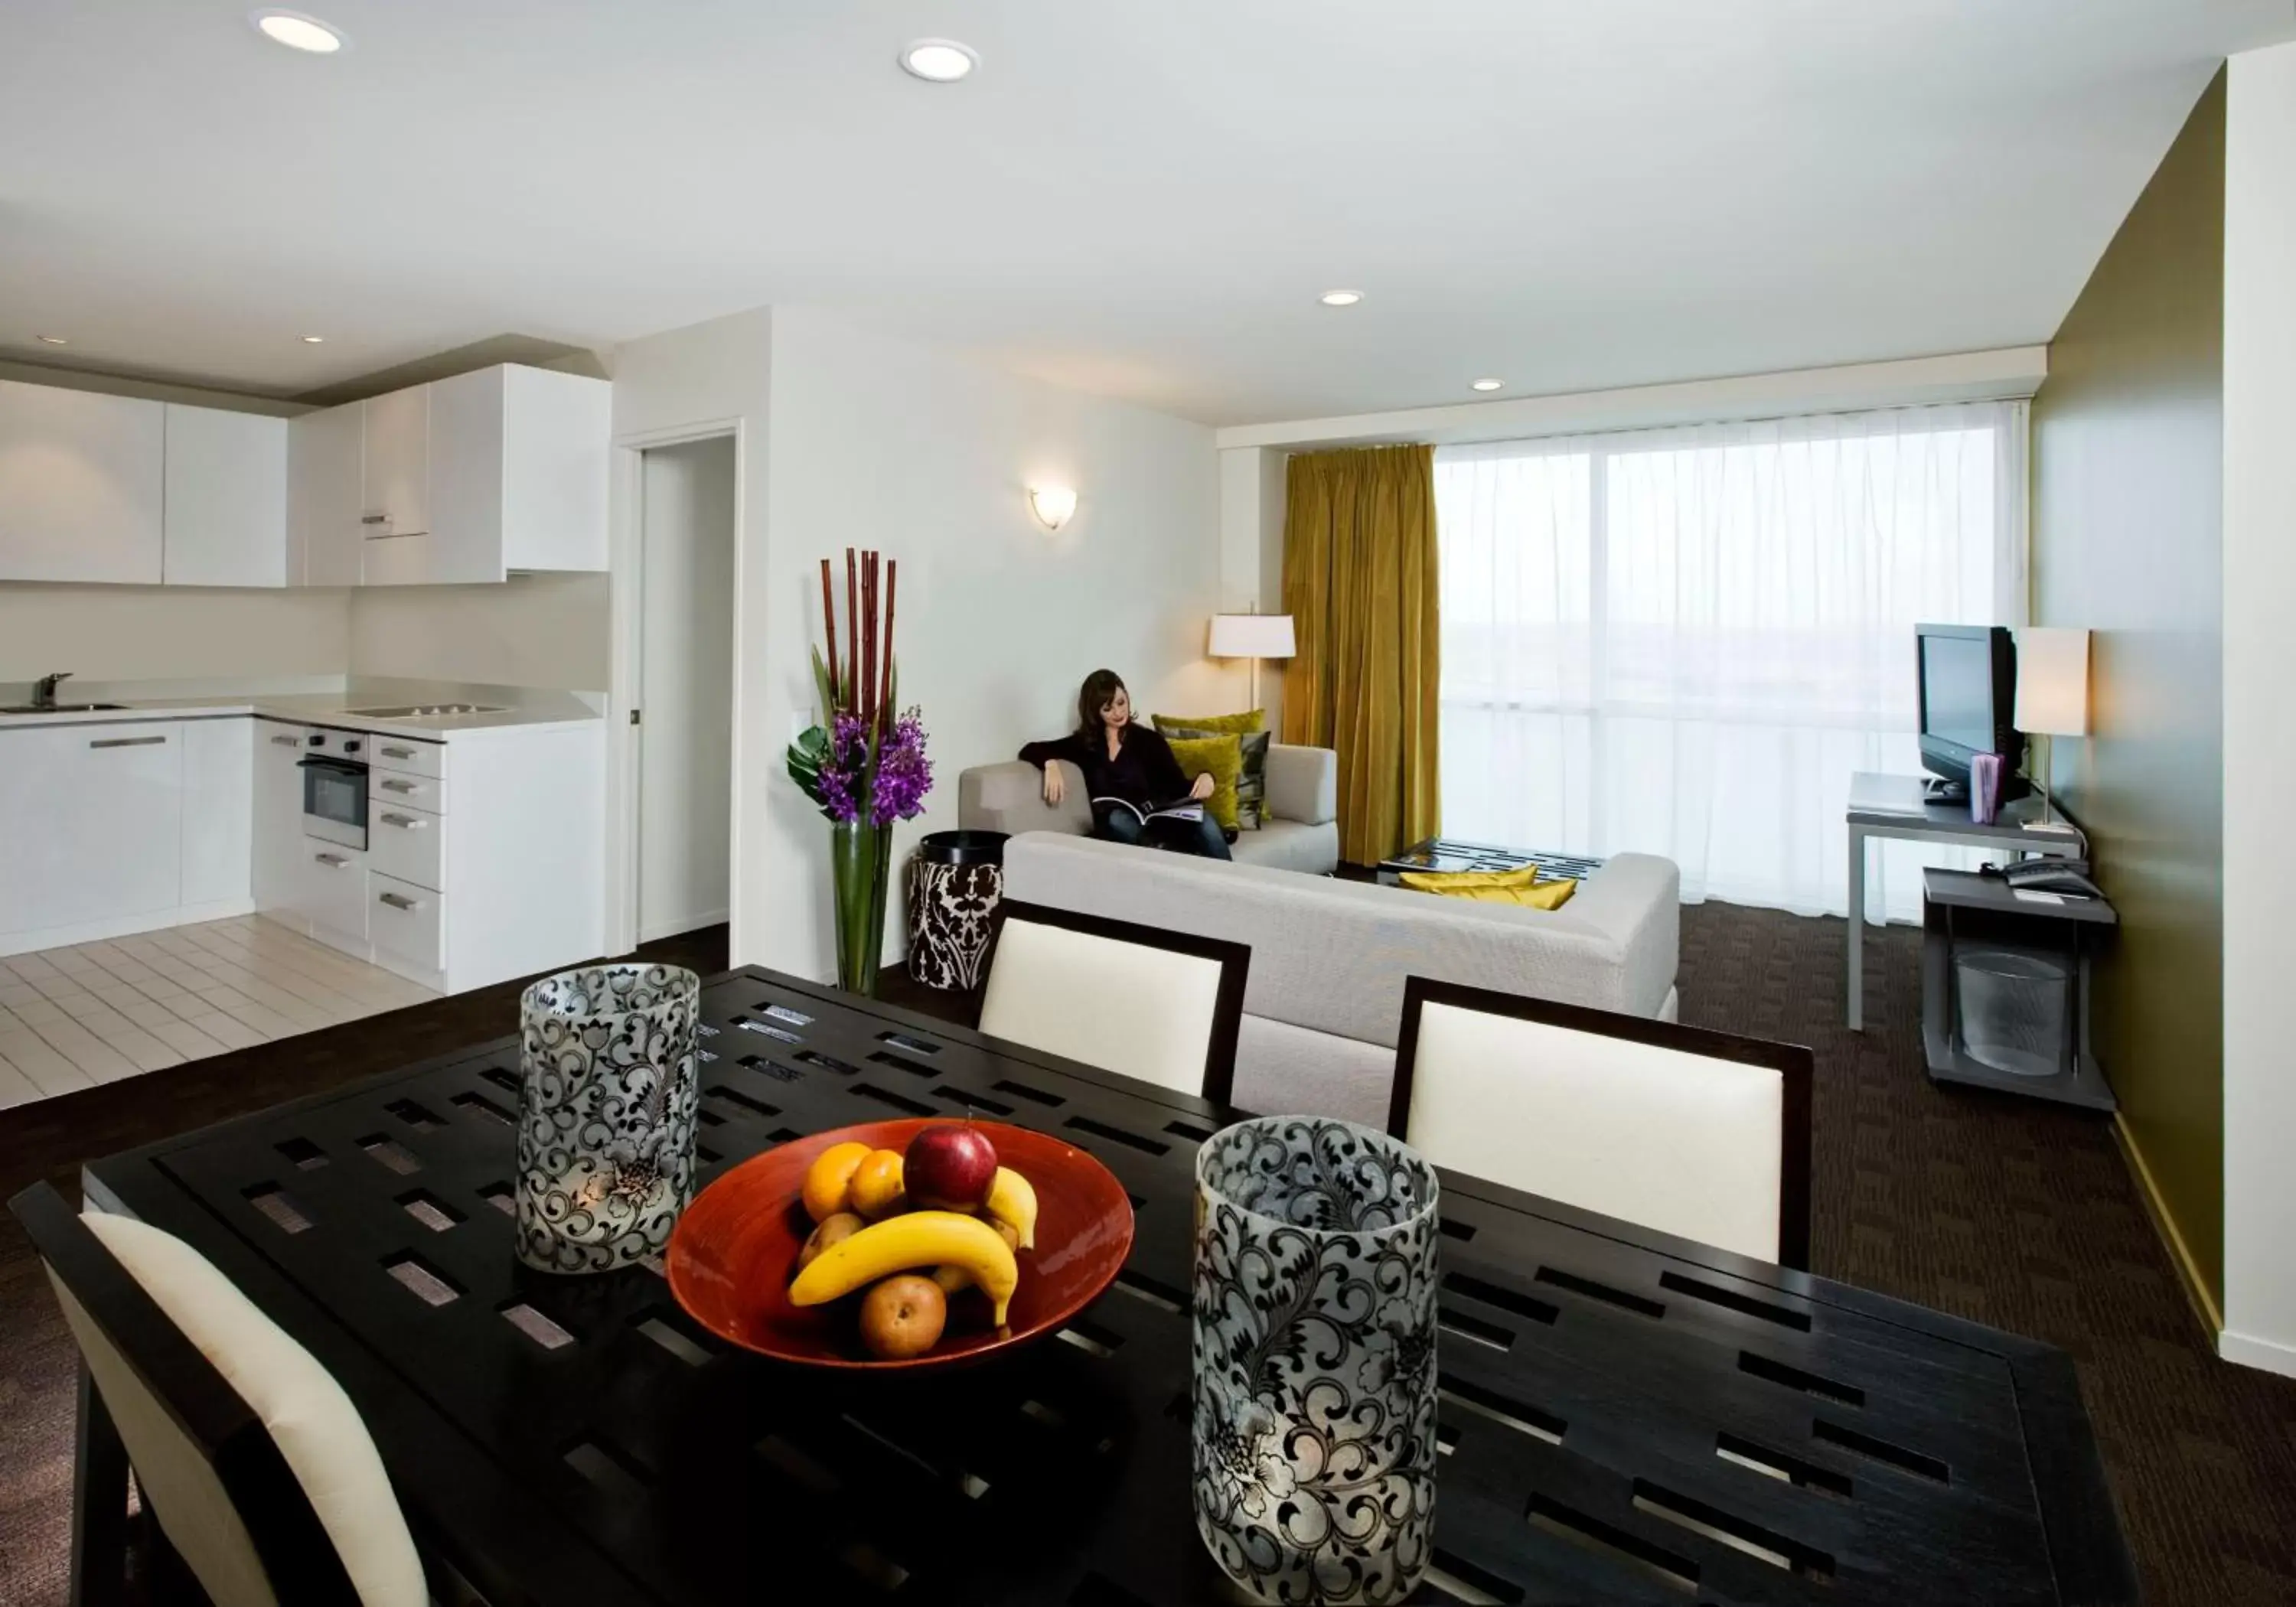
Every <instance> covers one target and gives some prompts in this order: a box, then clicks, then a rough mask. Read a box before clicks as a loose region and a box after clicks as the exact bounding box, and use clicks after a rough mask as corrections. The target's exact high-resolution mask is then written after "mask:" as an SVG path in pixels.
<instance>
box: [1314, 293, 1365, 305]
mask: <svg viewBox="0 0 2296 1607" xmlns="http://www.w3.org/2000/svg"><path fill="white" fill-rule="evenodd" d="M1362 299H1363V292H1362V291H1324V293H1323V294H1322V295H1320V296H1318V297H1316V300H1318V301H1320V302H1322V303H1323V304H1324V306H1325V307H1353V306H1354V305H1355V304H1356V303H1357V302H1358V301H1360V300H1362Z"/></svg>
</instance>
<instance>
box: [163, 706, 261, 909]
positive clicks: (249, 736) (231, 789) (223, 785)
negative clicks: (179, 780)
mask: <svg viewBox="0 0 2296 1607" xmlns="http://www.w3.org/2000/svg"><path fill="white" fill-rule="evenodd" d="M182 729H183V733H184V885H183V890H182V892H181V894H180V895H179V897H178V902H180V903H181V904H183V905H184V906H186V907H188V908H198V907H200V906H205V905H218V904H228V905H231V906H234V908H237V909H244V908H245V907H246V906H247V899H248V895H249V891H250V888H251V886H252V876H253V862H252V857H251V856H252V850H253V845H254V830H253V828H254V804H255V722H254V721H253V720H251V719H250V718H248V717H246V716H245V715H233V716H230V717H226V718H223V719H208V720H185V721H184V723H183V727H182Z"/></svg>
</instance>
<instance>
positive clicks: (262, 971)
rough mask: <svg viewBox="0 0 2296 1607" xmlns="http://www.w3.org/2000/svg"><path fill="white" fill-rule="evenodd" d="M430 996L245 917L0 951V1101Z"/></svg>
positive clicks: (177, 1061) (173, 1062)
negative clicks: (30, 949)
mask: <svg viewBox="0 0 2296 1607" xmlns="http://www.w3.org/2000/svg"><path fill="white" fill-rule="evenodd" d="M437 997H438V995H437V994H435V993H433V992H431V991H430V989H429V988H418V987H416V986H415V985H414V983H412V982H409V981H406V980H404V979H402V978H399V977H395V976H393V975H391V974H390V972H387V971H384V970H382V969H381V968H380V967H378V966H373V965H369V964H367V963H365V961H362V960H355V959H353V958H351V957H350V956H349V955H345V954H338V953H336V952H335V951H334V950H333V949H332V948H329V947H325V946H324V944H319V943H314V942H312V941H311V940H310V939H308V938H305V937H300V936H299V935H297V934H296V933H294V932H291V931H288V930H287V929H286V928H285V927H283V926H275V925H274V924H272V923H271V922H268V921H264V920H260V919H258V918H257V917H256V916H253V915H242V916H239V917H236V918H234V919H233V920H228V921H209V922H203V923H202V924H201V925H198V926H176V927H169V928H168V929H167V930H165V931H153V932H144V933H143V934H141V935H140V936H137V937H133V938H113V939H109V940H107V941H105V942H101V943H82V944H78V945H77V946H75V947H70V948H50V949H43V950H41V951H40V952H38V953H37V954H26V955H7V956H5V957H0V1107H5V1106H9V1105H18V1104H23V1103H28V1102H29V1101H31V1100H36V1099H45V1098H48V1097H51V1096H53V1095H58V1094H70V1093H71V1092H73V1091H74V1090H75V1089H79V1088H88V1087H94V1086H95V1085H96V1084H98V1083H105V1082H111V1081H114V1080H116V1079H117V1078H123V1077H134V1076H135V1075H136V1074H137V1073H139V1072H143V1071H158V1070H164V1069H165V1068H167V1067H168V1066H179V1065H181V1064H183V1063H184V1062H185V1061H187V1060H197V1059H198V1058H200V1057H201V1055H206V1054H222V1053H223V1052H224V1051H225V1050H226V1049H241V1048H245V1047H246V1046H247V1045H250V1044H260V1043H265V1042H267V1041H269V1040H271V1039H273V1038H282V1037H293V1036H294V1035H295V1034H296V1033H299V1032H308V1031H310V1030H312V1029H314V1028H318V1027H331V1026H333V1025H334V1024H335V1023H336V1022H338V1021H355V1020H357V1018H358V1017H360V1016H365V1015H373V1014H375V1013H378V1012H380V1011H384V1010H396V1009H398V1007H399V1006H400V1005H402V1004H422V1003H423V1002H424V1001H426V1000H430V999H435V998H437Z"/></svg>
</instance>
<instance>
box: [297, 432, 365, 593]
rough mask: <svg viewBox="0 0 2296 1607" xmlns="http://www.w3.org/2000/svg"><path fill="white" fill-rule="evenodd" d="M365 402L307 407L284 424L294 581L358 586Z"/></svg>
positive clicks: (320, 584)
mask: <svg viewBox="0 0 2296 1607" xmlns="http://www.w3.org/2000/svg"><path fill="white" fill-rule="evenodd" d="M365 437H366V404H365V402H351V403H348V404H347V405H346V406H341V407H329V408H325V409H324V410H322V411H321V412H318V413H307V414H303V415H302V416H301V417H299V418H297V419H296V420H294V421H293V422H291V423H290V424H289V425H288V426H287V534H288V545H289V551H290V552H291V554H292V557H291V563H292V564H293V569H292V571H291V572H292V577H293V581H294V584H296V585H298V586H357V584H358V583H359V553H360V544H361V538H362V537H364V536H365V528H364V527H363V526H361V525H360V523H359V512H360V509H361V507H362V505H363V499H364V495H365V492H364V486H365V464H366V439H365Z"/></svg>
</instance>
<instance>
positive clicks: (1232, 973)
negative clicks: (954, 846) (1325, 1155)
mask: <svg viewBox="0 0 2296 1607" xmlns="http://www.w3.org/2000/svg"><path fill="white" fill-rule="evenodd" d="M994 941H995V947H994V949H993V950H992V951H991V953H990V955H989V961H988V992H987V995H986V996H985V997H984V998H983V999H982V1001H981V1005H980V1030H981V1031H983V1032H985V1033H987V1034H988V1036H990V1037H1001V1038H1005V1039H1007V1040H1009V1041H1010V1042H1013V1043H1016V1044H1021V1045H1027V1046H1028V1047H1029V1048H1031V1049H1042V1050H1045V1051H1046V1052H1048V1053H1050V1054H1059V1055H1065V1056H1066V1057H1067V1058H1068V1059H1070V1060H1073V1061H1081V1062H1084V1063H1085V1064H1086V1065H1088V1066H1098V1067H1100V1068H1101V1069H1102V1070H1108V1071H1115V1072H1119V1073H1121V1074H1122V1075H1124V1076H1126V1077H1136V1078H1140V1079H1141V1080H1142V1081H1144V1082H1152V1083H1155V1084H1157V1085H1158V1086H1162V1087H1167V1088H1177V1089H1179V1090H1181V1091H1182V1092H1184V1093H1188V1094H1200V1095H1202V1096H1203V1097H1204V1098H1206V1099H1209V1100H1211V1101H1213V1102H1215V1103H1219V1104H1226V1103H1227V1102H1228V1096H1229V1095H1230V1093H1231V1092H1232V1091H1233V1089H1234V1085H1235V1041H1236V1034H1237V1033H1238V1032H1239V1031H1240V1030H1241V1029H1242V1023H1243V980H1244V972H1245V971H1246V969H1247V968H1248V967H1249V966H1250V965H1251V948H1250V947H1249V946H1247V945H1245V944H1242V943H1228V942H1224V941H1222V940H1221V939H1218V938H1199V937H1196V936H1194V935H1193V934H1191V933H1187V932H1176V931H1164V930H1162V929H1161V928H1160V927H1154V926H1139V925H1136V924H1134V923H1133V922H1129V921H1111V920H1110V919H1108V918H1106V917H1105V916H1101V915H1086V914H1078V913H1077V912H1075V911H1074V910H1065V909H1053V908H1050V907H1048V906H1044V905H1038V904H1029V903H1027V902H1024V901H1022V900H1020V899H1014V898H1007V899H1005V900H1004V902H1002V903H1001V904H999V905H998V906H996V937H995V939H994Z"/></svg>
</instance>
